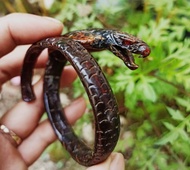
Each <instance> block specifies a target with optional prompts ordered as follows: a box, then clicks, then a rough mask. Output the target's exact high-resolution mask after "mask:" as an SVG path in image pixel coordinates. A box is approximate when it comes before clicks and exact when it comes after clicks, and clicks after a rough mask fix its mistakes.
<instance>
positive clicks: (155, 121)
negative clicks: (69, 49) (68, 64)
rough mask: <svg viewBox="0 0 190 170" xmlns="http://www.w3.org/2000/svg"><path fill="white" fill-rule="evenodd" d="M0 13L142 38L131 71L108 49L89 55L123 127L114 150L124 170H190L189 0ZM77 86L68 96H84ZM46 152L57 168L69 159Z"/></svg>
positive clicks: (22, 7)
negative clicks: (145, 47) (144, 50)
mask: <svg viewBox="0 0 190 170" xmlns="http://www.w3.org/2000/svg"><path fill="white" fill-rule="evenodd" d="M0 11H1V12H0V14H1V15H2V16H3V15H6V14H9V13H13V12H23V13H32V14H36V15H42V16H50V17H53V18H56V19H58V20H60V21H61V22H63V23H64V25H65V28H64V32H68V31H72V30H79V29H85V28H110V29H117V30H121V31H124V32H128V33H130V34H133V35H135V36H138V37H139V38H141V39H143V40H144V41H145V42H147V43H148V44H149V46H150V47H151V50H152V52H151V54H150V56H149V57H147V58H146V59H139V58H138V57H136V62H137V63H138V65H139V68H138V69H137V70H135V71H131V70H129V69H128V68H126V66H125V65H124V64H123V63H122V61H120V60H119V59H118V58H117V57H115V56H114V55H113V54H111V53H110V52H109V51H103V52H98V53H93V56H94V57H95V58H96V59H97V61H98V63H99V64H100V66H101V67H102V69H103V71H104V73H105V75H106V77H107V79H108V81H109V82H110V84H111V87H112V89H113V91H114V93H115V95H116V97H117V100H118V104H119V109H120V115H121V122H122V127H121V136H120V140H119V142H118V145H117V147H116V149H115V150H116V151H118V152H121V153H123V155H124V157H125V159H126V170H189V169H190V115H189V113H190V104H189V102H190V76H189V73H190V66H189V65H190V39H189V36H190V1H189V0H158V1H155V0H117V1H115V0H97V1H95V0H91V1H90V0H72V1H71V0H56V1H51V0H49V1H48V0H47V1H43V0H28V1H26V0H1V1H0ZM80 86H81V84H80V81H79V80H77V81H76V82H75V83H74V86H73V88H72V91H73V92H72V97H73V98H74V97H77V96H79V95H81V94H84V90H83V88H79V87H80ZM84 95H85V94H84ZM87 112H89V113H91V108H90V107H89V108H88V110H87ZM92 122H93V117H92V114H88V113H87V114H85V116H83V118H82V119H80V120H79V121H78V122H77V124H76V125H75V128H74V129H75V130H76V132H77V133H81V131H82V130H83V128H84V124H85V125H86V126H88V125H89V126H92V125H91V124H92ZM87 142H88V141H87ZM46 152H48V153H49V154H50V155H51V158H52V160H54V161H55V162H56V163H57V165H58V167H59V168H62V167H64V165H65V162H67V161H68V160H70V158H69V155H68V153H67V152H66V151H63V149H62V146H60V145H59V143H56V144H53V145H51V146H50V147H49V148H48V150H47V151H46ZM74 166H76V164H75V165H74ZM62 169H63V168H62ZM70 169H74V168H72V166H70ZM78 169H80V166H79V168H78Z"/></svg>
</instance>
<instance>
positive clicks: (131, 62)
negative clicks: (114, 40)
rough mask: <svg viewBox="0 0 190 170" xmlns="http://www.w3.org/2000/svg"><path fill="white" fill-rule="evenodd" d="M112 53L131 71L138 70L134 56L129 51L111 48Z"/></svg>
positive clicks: (116, 47) (115, 47)
mask: <svg viewBox="0 0 190 170" xmlns="http://www.w3.org/2000/svg"><path fill="white" fill-rule="evenodd" d="M110 51H111V52H112V53H113V54H115V55H116V56H117V57H119V58H120V59H121V60H122V61H123V62H124V63H125V65H126V66H127V67H128V68H129V69H131V70H136V69H137V68H138V65H137V64H136V63H135V59H134V56H133V54H132V53H131V52H130V51H129V50H127V49H124V48H121V47H119V46H111V47H110ZM140 57H141V56H140Z"/></svg>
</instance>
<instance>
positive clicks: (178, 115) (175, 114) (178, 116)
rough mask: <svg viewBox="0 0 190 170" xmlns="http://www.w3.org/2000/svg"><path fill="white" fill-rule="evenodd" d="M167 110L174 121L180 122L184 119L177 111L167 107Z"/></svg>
mask: <svg viewBox="0 0 190 170" xmlns="http://www.w3.org/2000/svg"><path fill="white" fill-rule="evenodd" d="M167 110H168V112H169V114H170V115H171V116H172V118H173V119H174V120H180V121H182V120H184V119H185V118H184V116H183V115H182V114H181V112H180V111H179V110H174V109H172V108H169V107H167Z"/></svg>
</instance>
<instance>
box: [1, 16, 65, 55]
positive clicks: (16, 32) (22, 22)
mask: <svg viewBox="0 0 190 170" xmlns="http://www.w3.org/2000/svg"><path fill="white" fill-rule="evenodd" d="M62 29H63V25H62V24H61V22H59V21H57V20H54V19H50V18H47V17H41V16H36V15H32V14H21V13H13V14H9V15H7V16H4V17H1V18H0V35H1V39H0V47H1V48H0V57H2V56H3V55H5V54H7V53H8V52H10V51H12V50H13V49H14V48H15V47H16V46H17V45H23V44H31V43H34V42H35V41H38V40H40V39H43V38H45V37H51V36H57V35H60V34H61V32H62Z"/></svg>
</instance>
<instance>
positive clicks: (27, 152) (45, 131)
mask: <svg viewBox="0 0 190 170" xmlns="http://www.w3.org/2000/svg"><path fill="white" fill-rule="evenodd" d="M85 109H86V104H85V100H84V99H83V98H79V99H77V100H76V101H74V102H73V103H72V104H71V105H69V106H68V107H67V108H65V114H66V117H67V119H68V120H69V123H71V124H73V123H74V122H75V121H76V120H77V119H78V118H79V117H81V116H82V114H83V113H84V111H85ZM55 140H56V136H55V133H54V131H53V129H52V127H51V125H50V123H49V121H47V120H45V121H44V122H42V123H40V124H39V125H38V127H37V128H36V129H35V130H34V131H33V133H32V134H31V135H30V136H29V137H28V138H26V139H25V140H24V141H23V143H22V144H21V145H20V146H19V147H18V150H19V151H20V153H21V155H22V157H23V159H24V160H25V162H26V164H27V165H28V166H29V165H31V164H32V163H33V162H34V161H35V160H36V159H37V158H38V157H39V156H40V155H41V154H42V152H43V151H44V149H45V148H46V147H47V146H48V145H49V144H50V143H52V142H54V141H55Z"/></svg>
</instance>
